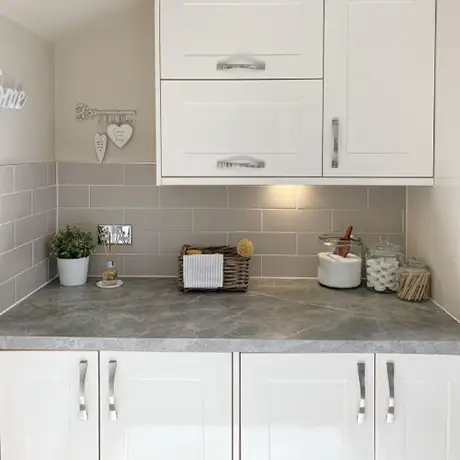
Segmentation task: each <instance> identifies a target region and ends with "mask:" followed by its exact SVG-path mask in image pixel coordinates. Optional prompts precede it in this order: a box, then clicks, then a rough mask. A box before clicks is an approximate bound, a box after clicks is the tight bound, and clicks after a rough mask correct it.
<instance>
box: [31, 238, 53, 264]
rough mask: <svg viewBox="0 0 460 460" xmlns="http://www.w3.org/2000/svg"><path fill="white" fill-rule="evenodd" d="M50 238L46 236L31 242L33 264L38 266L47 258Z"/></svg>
mask: <svg viewBox="0 0 460 460" xmlns="http://www.w3.org/2000/svg"><path fill="white" fill-rule="evenodd" d="M50 240H51V236H50V235H47V236H44V237H43V238H40V239H38V240H35V241H34V242H33V259H34V260H33V263H34V264H38V263H40V262H41V261H43V260H45V259H47V258H48V257H49V242H50Z"/></svg>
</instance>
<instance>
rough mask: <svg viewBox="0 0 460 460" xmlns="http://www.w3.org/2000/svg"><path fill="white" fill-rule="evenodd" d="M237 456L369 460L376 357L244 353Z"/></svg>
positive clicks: (254, 459) (276, 459)
mask: <svg viewBox="0 0 460 460" xmlns="http://www.w3.org/2000/svg"><path fill="white" fill-rule="evenodd" d="M360 407H361V409H360ZM241 458H242V460H287V459H289V460H317V459H318V460H319V459H321V460H372V459H373V458H374V356H373V355H352V354H349V355H346V354H342V355H328V354H318V355H307V354H292V355H289V354H283V355H280V354H278V355H276V354H250V355H249V354H248V355H242V362H241Z"/></svg>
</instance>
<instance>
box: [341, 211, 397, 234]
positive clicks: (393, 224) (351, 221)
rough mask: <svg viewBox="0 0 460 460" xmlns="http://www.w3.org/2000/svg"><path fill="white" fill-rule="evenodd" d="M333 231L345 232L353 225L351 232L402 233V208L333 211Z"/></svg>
mask: <svg viewBox="0 0 460 460" xmlns="http://www.w3.org/2000/svg"><path fill="white" fill-rule="evenodd" d="M333 221H334V229H333V230H334V232H339V233H342V232H345V230H346V228H347V227H348V226H349V225H353V227H354V229H353V232H354V233H355V234H357V235H359V234H361V233H402V232H403V210H402V209H397V208H396V209H390V208H384V207H382V208H378V209H370V210H369V211H364V212H363V211H333Z"/></svg>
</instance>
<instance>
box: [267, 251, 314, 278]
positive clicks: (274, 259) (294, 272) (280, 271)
mask: <svg viewBox="0 0 460 460" xmlns="http://www.w3.org/2000/svg"><path fill="white" fill-rule="evenodd" d="M262 276H264V277H267V278H309V277H316V276H317V257H316V256H263V257H262Z"/></svg>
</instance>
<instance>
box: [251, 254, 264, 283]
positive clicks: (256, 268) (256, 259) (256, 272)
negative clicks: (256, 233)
mask: <svg viewBox="0 0 460 460" xmlns="http://www.w3.org/2000/svg"><path fill="white" fill-rule="evenodd" d="M249 275H250V276H254V277H257V278H260V277H261V276H262V256H252V257H251V268H250V270H249Z"/></svg>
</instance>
